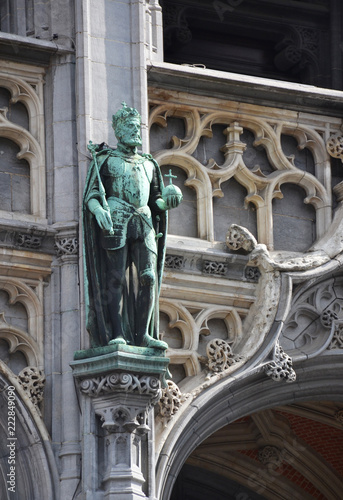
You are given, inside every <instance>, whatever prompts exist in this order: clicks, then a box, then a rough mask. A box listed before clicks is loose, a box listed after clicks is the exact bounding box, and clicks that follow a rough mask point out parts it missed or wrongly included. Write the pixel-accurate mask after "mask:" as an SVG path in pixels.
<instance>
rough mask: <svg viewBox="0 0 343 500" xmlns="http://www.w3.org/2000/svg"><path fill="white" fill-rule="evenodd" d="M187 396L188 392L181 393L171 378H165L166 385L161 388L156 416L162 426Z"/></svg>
mask: <svg viewBox="0 0 343 500" xmlns="http://www.w3.org/2000/svg"><path fill="white" fill-rule="evenodd" d="M188 396H189V395H188V394H183V393H182V392H181V391H180V389H179V387H178V386H177V385H176V384H175V383H174V382H173V381H172V380H167V387H165V388H163V389H162V395H161V398H160V400H159V402H158V405H159V412H158V417H159V418H160V419H161V420H162V423H163V426H164V427H166V426H167V424H168V422H169V421H170V420H171V419H172V418H173V417H174V415H175V414H176V413H177V412H178V411H179V409H180V407H181V405H182V403H183V402H184V401H185V400H186V399H187V397H188Z"/></svg>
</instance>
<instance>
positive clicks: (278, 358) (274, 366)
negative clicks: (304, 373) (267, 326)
mask: <svg viewBox="0 0 343 500" xmlns="http://www.w3.org/2000/svg"><path fill="white" fill-rule="evenodd" d="M264 371H265V373H266V375H268V377H271V378H272V379H273V380H275V381H276V382H280V381H281V380H285V381H286V382H295V380H296V377H297V376H296V373H295V371H294V370H293V362H292V358H291V357H290V356H288V354H286V353H285V352H284V350H283V349H282V347H281V346H280V345H279V344H276V346H275V351H274V359H273V361H271V362H270V363H268V364H267V365H266V366H265V367H264Z"/></svg>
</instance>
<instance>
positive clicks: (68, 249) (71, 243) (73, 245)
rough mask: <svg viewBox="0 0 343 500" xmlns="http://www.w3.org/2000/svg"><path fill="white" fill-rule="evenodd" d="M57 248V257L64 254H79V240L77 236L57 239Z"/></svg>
mask: <svg viewBox="0 0 343 500" xmlns="http://www.w3.org/2000/svg"><path fill="white" fill-rule="evenodd" d="M55 250H56V254H57V257H62V256H63V255H77V254H78V251H79V241H78V239H77V238H76V237H67V238H59V239H56V240H55Z"/></svg>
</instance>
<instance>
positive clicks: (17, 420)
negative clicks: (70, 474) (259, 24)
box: [0, 374, 58, 500]
mask: <svg viewBox="0 0 343 500" xmlns="http://www.w3.org/2000/svg"><path fill="white" fill-rule="evenodd" d="M26 399H27V400H26ZM28 399H29V398H25V396H24V395H22V394H21V390H20V387H19V384H18V383H17V382H16V381H15V380H8V379H7V377H6V376H5V375H4V374H0V497H1V498H2V499H4V500H7V499H8V500H10V499H11V500H12V499H16V500H20V499H23V498H25V499H27V500H38V499H49V500H54V499H56V498H57V497H56V495H57V492H58V473H57V469H56V463H55V460H54V456H53V452H52V449H51V443H50V441H49V438H48V436H47V433H46V431H45V432H44V429H42V428H40V427H42V425H40V424H39V416H38V415H36V417H35V416H34V415H33V414H32V411H33V412H34V409H32V408H30V406H31V405H32V403H30V401H28ZM10 401H11V403H9V402H10ZM13 411H14V415H13ZM9 417H11V418H9ZM44 434H46V435H44ZM9 488H11V489H9Z"/></svg>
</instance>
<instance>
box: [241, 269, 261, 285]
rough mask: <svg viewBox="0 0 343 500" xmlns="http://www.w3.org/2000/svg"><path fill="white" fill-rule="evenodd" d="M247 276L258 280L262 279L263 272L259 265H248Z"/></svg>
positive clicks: (248, 278) (249, 278) (252, 279)
mask: <svg viewBox="0 0 343 500" xmlns="http://www.w3.org/2000/svg"><path fill="white" fill-rule="evenodd" d="M244 274H245V277H246V279H247V280H251V281H255V282H257V281H258V280H259V279H260V276H261V272H260V270H259V268H258V267H253V266H247V267H246V268H245V272H244Z"/></svg>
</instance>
